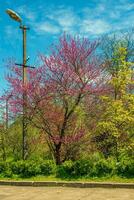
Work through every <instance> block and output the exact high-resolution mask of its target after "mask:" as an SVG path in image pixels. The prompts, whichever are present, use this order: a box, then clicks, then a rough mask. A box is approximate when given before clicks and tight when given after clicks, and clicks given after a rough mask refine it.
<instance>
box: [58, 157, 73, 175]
mask: <svg viewBox="0 0 134 200" xmlns="http://www.w3.org/2000/svg"><path fill="white" fill-rule="evenodd" d="M72 176H74V163H73V162H72V161H71V160H69V161H66V162H64V163H63V164H62V165H59V166H57V170H56V177H61V178H69V177H72Z"/></svg>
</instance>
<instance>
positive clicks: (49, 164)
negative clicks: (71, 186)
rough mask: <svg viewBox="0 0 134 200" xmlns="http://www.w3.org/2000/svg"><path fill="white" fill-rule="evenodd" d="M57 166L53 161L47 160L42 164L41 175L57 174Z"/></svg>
mask: <svg viewBox="0 0 134 200" xmlns="http://www.w3.org/2000/svg"><path fill="white" fill-rule="evenodd" d="M55 167H56V166H55V164H54V163H53V161H51V160H45V161H42V162H40V170H41V171H40V173H41V174H42V175H46V176H48V175H50V174H53V173H54V172H55Z"/></svg>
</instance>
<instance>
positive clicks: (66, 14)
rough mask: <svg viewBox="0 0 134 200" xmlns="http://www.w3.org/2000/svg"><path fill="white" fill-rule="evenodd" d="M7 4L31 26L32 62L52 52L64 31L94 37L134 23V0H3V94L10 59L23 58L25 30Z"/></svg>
mask: <svg viewBox="0 0 134 200" xmlns="http://www.w3.org/2000/svg"><path fill="white" fill-rule="evenodd" d="M7 8H10V9H13V10H14V11H16V12H18V13H19V15H20V16H21V17H22V18H23V21H24V23H25V24H26V25H28V26H29V27H30V31H28V35H27V38H28V45H27V54H28V55H29V56H30V61H29V63H30V64H36V63H37V60H38V59H37V56H38V54H39V53H45V54H48V52H49V47H50V45H51V44H52V43H53V42H55V41H56V40H57V38H58V37H59V36H60V35H61V34H62V33H63V32H67V33H69V34H72V35H80V36H85V37H89V38H93V37H100V36H101V35H102V34H106V33H110V32H112V31H118V30H120V29H127V28H130V27H132V26H133V25H134V2H133V0H64V1H63V0H3V1H2V0H0V25H1V29H0V94H1V93H2V91H3V89H4V88H6V87H7V84H6V82H5V81H4V76H5V74H6V73H7V72H8V71H7V68H6V60H7V59H8V58H11V57H14V58H15V59H16V60H17V61H18V62H22V52H21V51H22V48H21V45H22V44H21V43H22V41H21V39H22V36H21V30H20V29H19V28H18V27H19V25H18V23H17V22H15V21H13V20H11V19H10V18H9V16H8V15H7V14H6V13H5V10H6V9H7Z"/></svg>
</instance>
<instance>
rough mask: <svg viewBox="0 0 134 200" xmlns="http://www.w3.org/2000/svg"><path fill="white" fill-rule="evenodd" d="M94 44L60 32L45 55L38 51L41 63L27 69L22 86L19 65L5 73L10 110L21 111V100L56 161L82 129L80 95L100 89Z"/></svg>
mask: <svg viewBox="0 0 134 200" xmlns="http://www.w3.org/2000/svg"><path fill="white" fill-rule="evenodd" d="M97 45H98V44H97V42H90V41H89V40H88V39H80V38H72V37H70V36H65V35H64V36H63V37H61V38H60V40H59V43H58V44H57V45H54V46H53V47H52V50H51V54H50V56H49V57H47V56H43V55H41V60H42V63H43V64H42V66H41V67H39V68H37V69H34V70H28V78H29V81H28V83H27V84H26V85H25V86H24V85H23V84H22V80H21V78H20V77H21V76H22V71H21V69H18V68H16V67H13V70H14V75H12V76H11V75H10V76H8V81H9V82H10V84H11V89H12V94H13V95H12V100H10V103H11V104H12V110H13V112H14V113H21V112H22V107H23V105H24V104H25V106H26V108H27V109H26V114H27V121H28V122H30V123H33V124H34V125H35V126H36V127H37V128H39V129H40V130H41V133H42V134H41V140H44V139H45V140H46V141H47V144H48V146H49V148H50V151H51V153H52V155H53V157H54V159H55V161H56V164H61V163H62V162H63V161H65V160H66V159H67V151H65V146H67V145H70V144H72V143H76V142H78V141H79V140H80V139H81V138H82V137H83V136H84V134H85V132H86V128H85V126H84V117H81V115H80V112H79V108H80V107H81V104H82V102H83V99H84V98H85V97H86V96H92V95H93V94H98V93H99V92H100V91H101V90H102V84H100V80H101V77H102V76H101V69H100V66H99V64H98V61H97V58H96V57H95V50H96V48H97ZM24 92H25V93H26V94H27V98H26V100H25V101H24V100H23V95H22V94H23V93H24Z"/></svg>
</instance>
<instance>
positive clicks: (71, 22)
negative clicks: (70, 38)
mask: <svg viewBox="0 0 134 200" xmlns="http://www.w3.org/2000/svg"><path fill="white" fill-rule="evenodd" d="M47 18H48V19H49V20H52V21H54V22H55V23H56V24H57V25H58V26H60V28H61V30H62V31H65V32H69V33H74V27H76V26H77V25H78V22H79V20H80V19H79V17H78V16H77V14H76V13H74V12H73V10H72V9H70V8H60V9H58V10H57V11H53V12H51V13H48V14H47Z"/></svg>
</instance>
